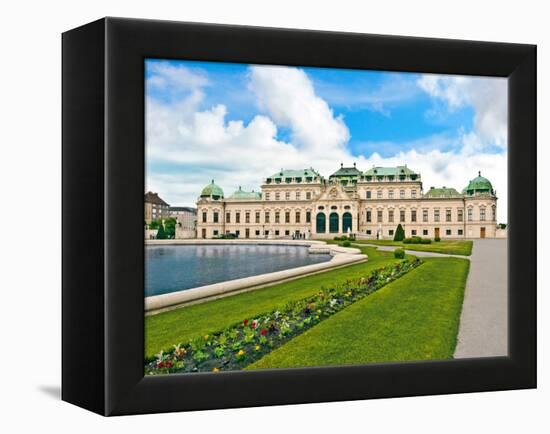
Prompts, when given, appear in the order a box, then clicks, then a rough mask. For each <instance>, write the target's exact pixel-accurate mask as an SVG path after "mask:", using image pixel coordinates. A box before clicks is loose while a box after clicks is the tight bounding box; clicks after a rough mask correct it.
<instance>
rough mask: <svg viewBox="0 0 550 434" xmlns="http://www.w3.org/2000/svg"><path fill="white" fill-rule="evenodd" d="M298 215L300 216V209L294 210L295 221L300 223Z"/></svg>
mask: <svg viewBox="0 0 550 434" xmlns="http://www.w3.org/2000/svg"><path fill="white" fill-rule="evenodd" d="M300 217H301V216H300V211H296V223H301V222H300V220H301V218H300Z"/></svg>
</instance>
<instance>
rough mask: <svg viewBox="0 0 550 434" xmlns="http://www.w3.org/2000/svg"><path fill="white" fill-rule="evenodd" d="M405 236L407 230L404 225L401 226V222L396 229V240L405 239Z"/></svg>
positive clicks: (394, 238) (394, 237)
mask: <svg viewBox="0 0 550 434" xmlns="http://www.w3.org/2000/svg"><path fill="white" fill-rule="evenodd" d="M404 238H405V231H404V230H403V226H401V223H399V224H398V225H397V229H396V230H395V235H394V236H393V240H394V241H403V239H404Z"/></svg>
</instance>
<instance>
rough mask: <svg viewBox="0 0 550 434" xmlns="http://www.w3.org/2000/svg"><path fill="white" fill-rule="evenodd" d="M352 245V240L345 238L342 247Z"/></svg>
mask: <svg viewBox="0 0 550 434" xmlns="http://www.w3.org/2000/svg"><path fill="white" fill-rule="evenodd" d="M349 246H351V242H350V241H349V240H345V241H344V242H343V243H342V247H349Z"/></svg>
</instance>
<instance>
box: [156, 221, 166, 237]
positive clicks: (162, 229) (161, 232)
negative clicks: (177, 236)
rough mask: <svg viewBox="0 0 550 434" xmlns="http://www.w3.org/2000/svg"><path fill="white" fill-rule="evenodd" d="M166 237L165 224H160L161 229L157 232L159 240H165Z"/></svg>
mask: <svg viewBox="0 0 550 434" xmlns="http://www.w3.org/2000/svg"><path fill="white" fill-rule="evenodd" d="M165 239H166V231H165V230H164V226H162V224H161V225H159V229H158V232H157V240H165Z"/></svg>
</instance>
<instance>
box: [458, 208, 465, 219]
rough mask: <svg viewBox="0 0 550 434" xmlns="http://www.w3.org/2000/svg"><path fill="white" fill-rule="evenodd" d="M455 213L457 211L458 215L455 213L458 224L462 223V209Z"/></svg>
mask: <svg viewBox="0 0 550 434" xmlns="http://www.w3.org/2000/svg"><path fill="white" fill-rule="evenodd" d="M457 211H458V213H457V219H458V221H459V222H462V221H464V210H463V209H458V210H457Z"/></svg>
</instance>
